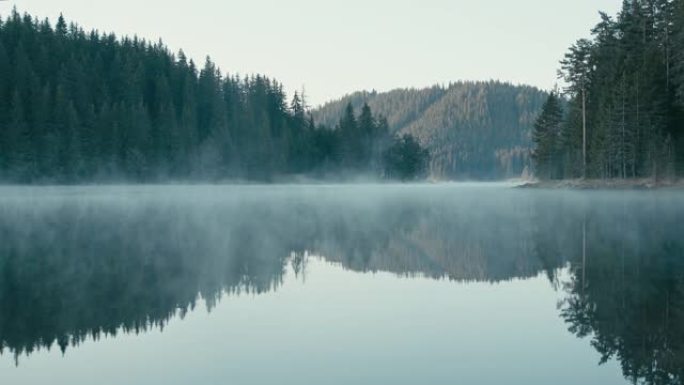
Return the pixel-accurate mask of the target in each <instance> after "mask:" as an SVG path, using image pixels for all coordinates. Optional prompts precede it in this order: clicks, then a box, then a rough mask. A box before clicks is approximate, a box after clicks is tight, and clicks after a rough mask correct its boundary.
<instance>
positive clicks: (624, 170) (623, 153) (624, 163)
mask: <svg viewBox="0 0 684 385" xmlns="http://www.w3.org/2000/svg"><path fill="white" fill-rule="evenodd" d="M626 76H627V75H626V74H625V73H624V72H623V73H622V138H621V141H622V144H621V149H620V155H621V158H622V179H625V178H626V177H627V160H626V156H627V151H626V148H625V125H626V124H627V118H626V117H625V114H626V111H625V109H626V102H625V99H626V97H627V95H626V93H627V87H626V85H625V83H626V80H627V79H626Z"/></svg>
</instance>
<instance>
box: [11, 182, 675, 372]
mask: <svg viewBox="0 0 684 385" xmlns="http://www.w3.org/2000/svg"><path fill="white" fill-rule="evenodd" d="M683 226H684V193H681V192H674V191H671V192H668V191H660V192H568V191H565V192H564V191H528V190H517V189H512V188H510V186H506V185H503V184H444V185H380V186H377V185H344V186H333V185H331V186H327V185H309V186H303V185H301V186H300V185H296V186H278V185H277V186H132V187H126V186H110V187H34V188H32V187H0V346H1V347H2V355H0V384H45V383H52V384H112V385H113V384H146V385H147V384H160V385H161V384H164V385H167V384H228V383H230V384H430V385H439V384H526V385H541V384H556V385H559V384H601V385H610V384H628V383H631V382H635V381H636V382H639V383H647V384H680V383H682V379H683V373H684V229H683Z"/></svg>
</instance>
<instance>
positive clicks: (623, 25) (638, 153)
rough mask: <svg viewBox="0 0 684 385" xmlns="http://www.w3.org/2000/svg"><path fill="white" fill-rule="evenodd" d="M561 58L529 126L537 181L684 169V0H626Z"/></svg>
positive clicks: (661, 175)
mask: <svg viewBox="0 0 684 385" xmlns="http://www.w3.org/2000/svg"><path fill="white" fill-rule="evenodd" d="M600 19H601V20H600V22H599V23H598V24H597V25H596V26H595V27H594V28H593V29H592V31H591V38H590V39H581V40H579V41H577V42H576V43H575V44H574V45H573V46H572V47H570V49H569V51H568V52H567V54H566V55H565V58H564V59H563V60H562V61H561V68H560V70H559V77H560V79H562V80H563V82H564V83H565V84H566V85H567V86H566V87H565V88H564V89H562V90H556V91H555V92H553V93H552V94H551V95H550V96H549V97H548V99H547V101H546V103H545V105H544V106H543V109H542V112H541V113H540V115H539V117H538V119H537V121H536V123H535V128H534V134H533V140H534V142H535V152H534V155H533V157H534V160H535V168H536V175H537V176H538V177H539V178H541V179H570V178H595V179H609V178H654V179H656V180H658V179H666V178H667V179H672V178H676V177H678V176H681V175H682V174H683V173H684V1H682V0H625V1H623V3H622V9H621V11H620V12H619V13H618V15H617V16H616V17H615V18H613V17H611V16H609V15H607V14H605V13H601V14H600Z"/></svg>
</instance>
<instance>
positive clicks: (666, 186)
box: [517, 178, 684, 190]
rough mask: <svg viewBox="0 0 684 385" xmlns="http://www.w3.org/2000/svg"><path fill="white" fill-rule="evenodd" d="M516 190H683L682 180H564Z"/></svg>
mask: <svg viewBox="0 0 684 385" xmlns="http://www.w3.org/2000/svg"><path fill="white" fill-rule="evenodd" d="M517 188H529V189H549V190H684V179H678V180H660V181H655V180H653V178H638V179H564V180H550V181H532V182H526V183H524V184H521V185H519V186H517Z"/></svg>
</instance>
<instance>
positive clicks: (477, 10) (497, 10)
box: [0, 0, 621, 105]
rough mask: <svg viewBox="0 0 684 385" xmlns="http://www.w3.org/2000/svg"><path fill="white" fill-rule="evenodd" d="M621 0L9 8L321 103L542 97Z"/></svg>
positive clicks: (154, 2)
mask: <svg viewBox="0 0 684 385" xmlns="http://www.w3.org/2000/svg"><path fill="white" fill-rule="evenodd" d="M620 4H621V1H620V0H517V1H513V0H420V1H418V0H345V1H334V2H333V1H326V0H287V1H285V0H242V1H236V0H190V1H178V0H165V1H162V0H108V1H107V0H105V1H92V0H9V1H3V2H0V15H2V16H3V17H5V16H6V15H7V14H8V13H9V11H10V10H11V9H12V7H13V6H15V5H16V6H17V8H18V9H19V10H20V11H21V12H25V11H26V12H29V13H30V14H32V15H34V16H39V17H40V18H41V19H42V18H44V17H49V18H50V19H51V20H55V18H56V17H57V16H58V15H59V13H60V12H63V13H64V15H65V17H66V18H67V19H68V20H69V21H75V22H77V23H78V24H80V25H81V26H82V27H84V28H85V29H86V30H90V29H92V28H97V29H99V30H101V31H107V32H115V33H117V35H123V34H125V35H133V34H137V35H138V36H141V37H144V38H147V39H151V40H154V41H157V40H158V39H159V38H162V39H163V40H164V42H165V43H166V44H167V45H168V46H169V48H171V49H172V50H173V51H177V50H178V49H180V48H182V49H183V50H184V51H185V52H186V54H187V55H188V56H189V57H191V58H193V59H195V61H197V62H198V63H199V64H202V63H203V62H204V58H205V56H206V55H210V56H211V57H212V59H213V60H214V61H215V62H216V63H217V64H218V66H219V67H220V68H221V69H222V70H223V72H229V73H233V74H235V73H239V74H243V75H244V74H252V73H261V74H265V75H268V76H270V77H273V78H275V79H277V80H278V81H280V82H282V83H283V84H284V85H285V88H286V90H287V91H288V92H289V93H290V94H291V93H292V92H294V90H296V89H301V88H302V87H305V89H306V94H307V97H308V101H309V104H312V105H318V104H320V103H324V102H325V101H328V100H330V99H335V98H338V97H341V96H343V95H344V94H347V93H350V92H354V91H358V90H372V89H375V90H378V91H386V90H390V89H393V88H398V87H426V86H430V85H433V84H446V83H449V82H451V81H457V80H489V79H499V80H503V81H510V82H513V83H525V84H531V85H534V86H538V87H541V88H544V89H550V88H551V87H553V85H554V84H555V83H556V70H557V67H558V61H559V60H560V59H561V58H562V56H563V54H564V52H565V51H566V49H567V47H569V46H570V45H571V44H572V43H573V42H575V41H576V40H577V39H579V38H582V37H587V36H588V35H589V30H590V28H591V27H592V26H593V25H595V24H596V22H598V11H599V10H604V11H606V12H608V13H610V14H615V12H617V10H618V9H619V7H620Z"/></svg>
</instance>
